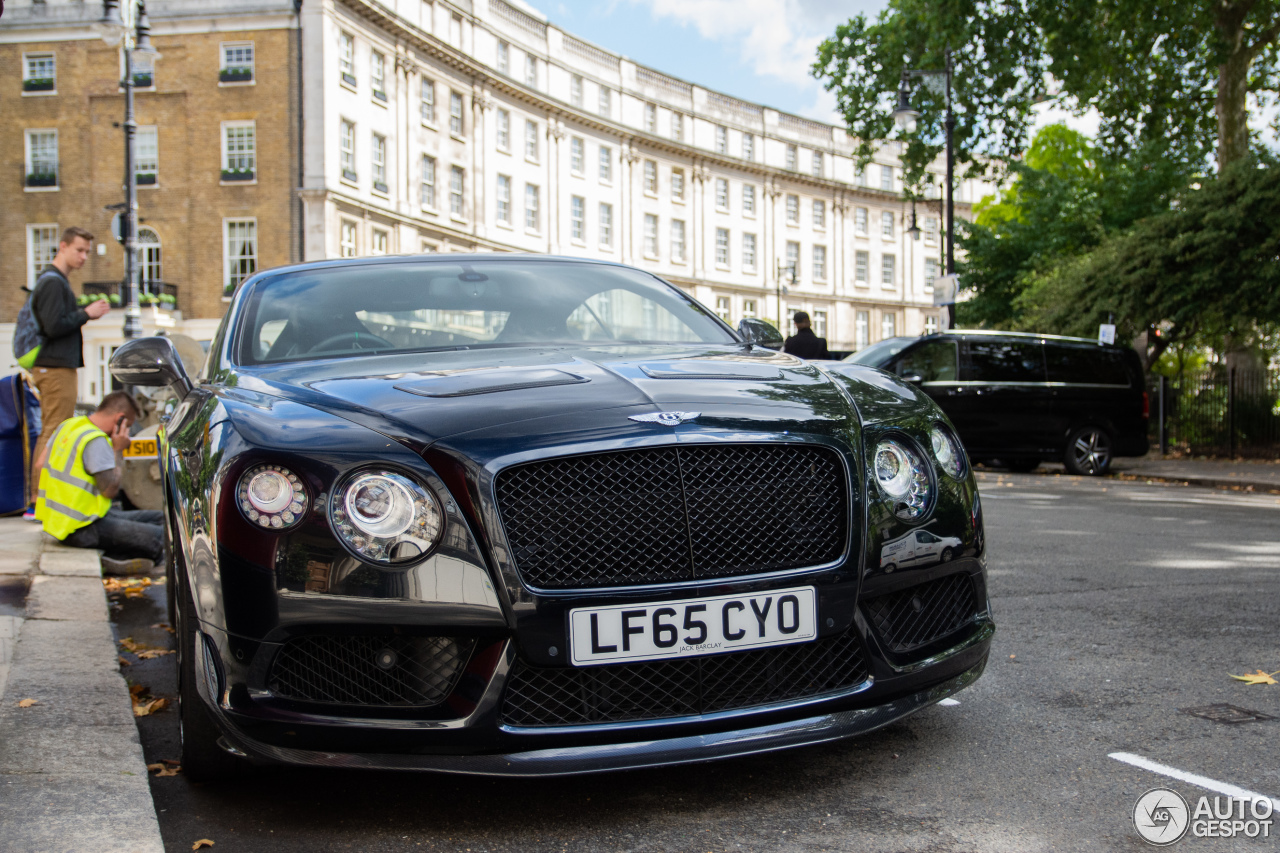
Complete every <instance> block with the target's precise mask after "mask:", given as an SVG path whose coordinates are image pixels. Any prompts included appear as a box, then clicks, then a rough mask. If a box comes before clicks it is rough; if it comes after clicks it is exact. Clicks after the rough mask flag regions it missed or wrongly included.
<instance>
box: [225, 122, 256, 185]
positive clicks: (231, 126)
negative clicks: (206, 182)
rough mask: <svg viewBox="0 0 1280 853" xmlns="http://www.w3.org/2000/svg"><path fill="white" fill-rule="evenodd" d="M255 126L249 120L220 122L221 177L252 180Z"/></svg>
mask: <svg viewBox="0 0 1280 853" xmlns="http://www.w3.org/2000/svg"><path fill="white" fill-rule="evenodd" d="M256 131H257V128H256V126H255V125H254V123H253V122H251V121H224V122H223V123H222V179H223V180H224V181H234V180H252V179H253V174H254V167H255V165H256V161H257V150H258V146H257V132H256Z"/></svg>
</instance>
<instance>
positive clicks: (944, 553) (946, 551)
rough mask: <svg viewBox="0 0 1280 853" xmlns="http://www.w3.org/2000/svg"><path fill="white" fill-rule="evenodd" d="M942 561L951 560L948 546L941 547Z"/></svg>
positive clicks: (948, 561) (947, 561)
mask: <svg viewBox="0 0 1280 853" xmlns="http://www.w3.org/2000/svg"><path fill="white" fill-rule="evenodd" d="M942 562H944V563H950V562H951V549H950V548H943V549H942Z"/></svg>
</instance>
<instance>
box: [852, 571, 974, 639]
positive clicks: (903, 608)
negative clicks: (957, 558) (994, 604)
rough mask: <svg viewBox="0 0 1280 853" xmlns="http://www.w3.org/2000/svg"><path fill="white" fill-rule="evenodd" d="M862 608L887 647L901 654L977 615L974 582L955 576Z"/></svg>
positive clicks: (905, 591)
mask: <svg viewBox="0 0 1280 853" xmlns="http://www.w3.org/2000/svg"><path fill="white" fill-rule="evenodd" d="M863 606H864V607H865V608H866V612H867V615H868V616H869V617H871V624H873V625H874V626H875V628H876V632H877V633H878V634H879V635H880V637H881V638H882V639H883V640H884V642H885V644H886V645H887V646H888V647H889V648H890V649H891V650H893V651H895V652H898V653H899V654H901V653H905V652H911V651H914V650H916V649H918V648H921V647H922V646H927V645H928V644H930V643H932V642H934V641H935V640H941V639H942V638H943V637H946V636H948V635H950V634H954V633H956V632H957V631H959V630H960V629H961V628H963V627H965V626H966V625H968V624H969V623H970V622H972V620H973V617H974V616H975V615H976V614H977V612H978V597H977V594H976V593H975V591H974V588H973V579H972V578H971V577H969V575H967V574H955V575H947V576H946V577H945V578H938V579H937V580H933V581H929V582H927V583H922V584H919V585H918V586H912V587H908V588H906V589H903V590H899V591H898V592H892V593H889V594H888V595H882V596H879V597H878V598H873V599H871V600H869V601H867V602H866V603H865V604H864V605H863Z"/></svg>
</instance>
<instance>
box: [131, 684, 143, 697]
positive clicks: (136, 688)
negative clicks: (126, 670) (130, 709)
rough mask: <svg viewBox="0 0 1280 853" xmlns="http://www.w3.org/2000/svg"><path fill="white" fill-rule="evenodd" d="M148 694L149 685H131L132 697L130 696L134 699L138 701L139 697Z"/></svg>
mask: <svg viewBox="0 0 1280 853" xmlns="http://www.w3.org/2000/svg"><path fill="white" fill-rule="evenodd" d="M146 692H147V685H145V684H130V685H129V695H130V696H132V697H133V698H134V699H137V698H138V697H139V696H141V695H142V694H144V693H146Z"/></svg>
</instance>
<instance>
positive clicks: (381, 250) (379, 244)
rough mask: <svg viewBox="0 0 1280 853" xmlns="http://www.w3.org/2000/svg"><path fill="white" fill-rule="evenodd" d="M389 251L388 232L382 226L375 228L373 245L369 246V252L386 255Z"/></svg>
mask: <svg viewBox="0 0 1280 853" xmlns="http://www.w3.org/2000/svg"><path fill="white" fill-rule="evenodd" d="M386 253H387V232H386V231H383V230H382V229H380V228H374V229H373V239H372V245H370V246H369V254H371V255H385V254H386Z"/></svg>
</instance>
